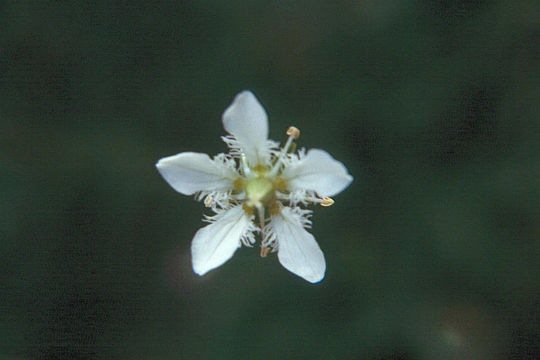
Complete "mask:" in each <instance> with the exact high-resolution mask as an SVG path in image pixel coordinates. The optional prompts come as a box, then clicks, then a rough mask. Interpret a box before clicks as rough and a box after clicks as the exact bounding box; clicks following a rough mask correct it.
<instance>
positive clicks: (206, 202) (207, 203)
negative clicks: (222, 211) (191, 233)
mask: <svg viewBox="0 0 540 360" xmlns="http://www.w3.org/2000/svg"><path fill="white" fill-rule="evenodd" d="M213 204H214V198H212V196H210V195H208V196H207V197H206V198H205V199H204V206H206V207H207V208H209V207H212V205H213Z"/></svg>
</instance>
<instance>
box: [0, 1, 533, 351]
mask: <svg viewBox="0 0 540 360" xmlns="http://www.w3.org/2000/svg"><path fill="white" fill-rule="evenodd" d="M539 14H540V4H539V3H538V1H534V0H530V1H526V0H499V1H487V0H486V1H480V0H478V1H471V0H458V1H443V0H435V1H433V0H429V1H428V0H402V1H396V0H390V1H365V0H363V1H348V2H343V1H337V2H334V1H247V2H246V1H227V2H225V1H220V2H215V1H185V2H180V1H179V2H168V1H164V2H158V1H94V2H86V1H84V2H83V1H66V2H59V1H5V2H3V3H2V4H0V15H1V16H0V19H1V20H0V23H1V30H2V31H0V167H1V173H2V176H0V186H1V187H0V189H1V190H0V196H1V201H0V214H1V216H0V311H1V313H0V357H1V358H2V359H4V358H6V359H17V360H20V359H340V360H341V359H381V360H382V359H402V360H405V359H442V360H445V359H460V360H461V359H465V360H466V359H486V360H487V359H490V360H491V359H495V360H497V359H537V358H538V357H539V356H540V348H539V343H540V335H539V331H540V330H539V328H540V318H539V311H538V310H539V309H540V288H539V284H540V283H539V275H540V267H539V265H538V264H539V259H540V206H539V204H540V185H539V184H540V182H539V181H538V179H539V175H540V166H539V160H538V159H539V155H540V126H539V120H538V106H539V104H540V101H539V96H540V82H539V77H538V75H539V74H540V66H539V64H540V63H539V49H540V46H539V40H540V37H539V34H540V32H539V29H540V15H539ZM243 89H250V90H252V91H254V92H255V94H256V95H257V96H258V98H259V99H260V100H261V102H262V103H263V105H264V106H265V107H266V109H267V111H268V113H269V117H270V128H271V130H270V132H271V137H272V138H274V139H284V138H285V135H284V131H285V129H286V128H287V126H288V125H291V124H294V125H296V126H297V127H298V128H300V129H301V130H302V137H301V138H300V143H299V144H300V145H301V146H306V147H308V148H310V147H320V148H324V149H326V150H328V151H329V152H331V153H332V154H333V155H334V156H335V157H336V158H337V159H339V160H341V161H343V162H344V163H345V164H346V165H347V166H348V168H349V170H350V172H351V173H352V174H353V176H354V177H355V181H354V183H353V184H352V185H351V187H350V188H349V189H348V190H346V191H345V192H344V193H342V194H341V195H339V196H338V197H337V198H336V204H335V205H334V206H332V207H331V208H315V209H314V216H313V223H314V226H313V229H312V232H313V234H314V235H315V237H316V238H317V239H318V241H319V243H320V245H321V247H322V249H323V250H324V251H325V255H326V259H327V263H328V272H327V276H326V278H325V280H324V281H323V282H322V283H320V284H318V285H310V284H308V283H306V282H305V281H303V280H301V279H299V278H297V277H295V276H294V275H292V274H290V273H288V272H287V271H285V270H284V269H283V268H281V266H279V264H278V262H277V259H276V257H275V256H271V257H270V258H267V259H261V258H260V257H258V250H257V249H247V248H242V249H240V250H239V251H238V254H237V255H236V256H235V257H234V258H233V259H232V260H231V261H229V262H228V263H226V264H225V265H224V266H222V267H221V268H219V269H217V270H215V271H213V272H211V273H209V274H208V275H207V276H205V277H202V278H199V277H197V276H196V275H194V274H193V272H192V270H191V264H190V256H189V246H190V241H191V238H192V236H193V234H194V233H195V231H196V230H197V229H198V228H199V227H200V226H202V223H201V222H200V218H201V217H202V214H203V212H204V211H205V209H204V206H203V205H202V204H200V203H197V202H194V201H193V200H192V199H189V198H186V197H183V196H181V195H180V194H177V193H175V192H174V191H173V190H172V189H171V188H170V187H169V186H168V185H167V184H166V183H165V182H164V181H163V180H162V179H161V177H160V176H159V175H158V173H157V172H156V170H155V168H154V163H155V162H156V161H157V159H159V158H160V157H163V156H166V155H172V154H175V153H178V152H181V151H202V152H207V153H209V154H215V153H218V152H221V151H224V150H225V146H224V144H222V143H221V142H220V139H219V136H221V135H224V131H223V129H222V126H221V123H220V117H221V113H222V112H223V110H224V109H225V108H226V106H227V105H228V104H229V103H230V101H231V100H232V98H233V96H234V95H235V94H236V93H237V92H239V91H240V90H243Z"/></svg>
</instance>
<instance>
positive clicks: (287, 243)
mask: <svg viewBox="0 0 540 360" xmlns="http://www.w3.org/2000/svg"><path fill="white" fill-rule="evenodd" d="M272 229H273V230H274V233H275V235H276V237H277V242H278V259H279V262H280V263H281V265H283V267H285V269H287V270H289V271H290V272H292V273H293V274H296V275H298V276H300V277H302V278H304V279H306V280H307V281H309V282H311V283H316V282H319V281H321V280H322V279H323V278H324V273H325V271H326V263H325V261H324V254H323V252H322V251H321V249H320V248H319V245H318V244H317V242H316V241H315V238H314V237H313V235H311V234H310V233H308V232H307V231H306V230H305V229H304V227H303V226H302V223H301V218H300V215H299V214H297V213H295V212H294V211H293V210H292V209H291V208H289V207H284V208H283V209H282V210H281V215H279V216H276V217H274V218H272Z"/></svg>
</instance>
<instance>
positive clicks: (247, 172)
mask: <svg viewBox="0 0 540 360" xmlns="http://www.w3.org/2000/svg"><path fill="white" fill-rule="evenodd" d="M240 166H241V167H242V172H243V173H244V175H245V176H250V175H251V174H252V171H251V169H250V168H249V165H248V162H247V157H246V154H244V153H242V155H240Z"/></svg>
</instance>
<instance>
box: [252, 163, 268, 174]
mask: <svg viewBox="0 0 540 360" xmlns="http://www.w3.org/2000/svg"><path fill="white" fill-rule="evenodd" d="M266 170H267V169H266V166H264V165H261V164H259V165H256V166H255V167H254V168H253V171H255V172H256V173H257V174H259V175H263V174H264V173H265V172H266Z"/></svg>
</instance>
